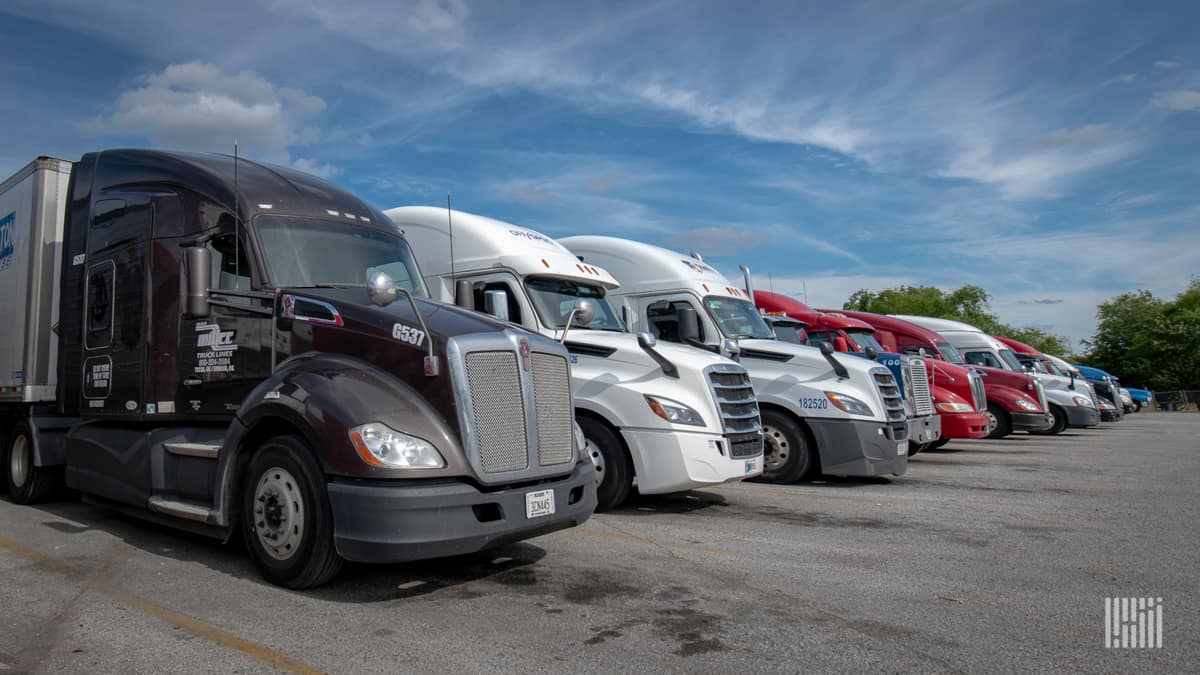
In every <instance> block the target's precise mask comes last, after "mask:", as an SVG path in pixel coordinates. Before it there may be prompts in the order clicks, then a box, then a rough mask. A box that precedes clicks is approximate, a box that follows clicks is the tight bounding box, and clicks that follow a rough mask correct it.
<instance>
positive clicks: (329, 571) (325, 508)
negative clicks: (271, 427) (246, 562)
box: [239, 436, 342, 589]
mask: <svg viewBox="0 0 1200 675" xmlns="http://www.w3.org/2000/svg"><path fill="white" fill-rule="evenodd" d="M260 483H261V486H260ZM241 487H242V489H241V514H240V516H239V518H240V520H241V526H242V539H243V541H245V544H246V549H247V550H248V551H249V552H250V557H251V558H252V559H253V560H254V565H255V566H256V567H257V568H258V571H259V573H260V574H262V576H263V578H265V579H266V580H267V581H270V582H271V583H273V584H277V585H279V586H284V587H286V588H293V589H303V588H312V587H314V586H320V585H321V584H323V583H325V582H327V581H329V580H330V579H332V578H333V577H334V576H335V575H337V573H338V571H339V570H340V569H341V567H342V559H341V557H340V556H338V554H337V550H336V549H335V548H334V545H333V512H332V510H331V509H330V507H329V493H328V492H327V489H326V483H325V476H324V475H323V474H322V473H321V467H320V465H318V464H317V460H316V459H315V458H314V457H313V454H312V452H311V451H310V450H309V448H308V444H307V443H305V441H304V439H302V438H300V437H298V436H279V437H276V438H271V439H268V440H267V441H266V442H264V443H263V444H262V445H261V446H260V447H259V448H258V451H257V452H256V453H255V454H254V457H252V458H251V459H250V466H249V467H248V470H247V472H246V475H245V477H244V479H243V481H242V486H241ZM256 493H258V496H259V497H262V499H261V500H259V499H256ZM281 497H286V498H285V499H283V500H281V499H280V498H281ZM281 501H282V502H283V503H282V504H281ZM289 525H290V527H289ZM260 530H261V533H260ZM272 535H275V539H274V540H273V541H274V543H275V545H274V546H271V547H270V549H271V550H269V548H268V545H267V544H266V543H265V542H266V541H267V540H269V538H270V537H271V536H272ZM272 550H273V551H274V553H273V552H272Z"/></svg>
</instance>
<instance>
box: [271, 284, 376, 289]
mask: <svg viewBox="0 0 1200 675" xmlns="http://www.w3.org/2000/svg"><path fill="white" fill-rule="evenodd" d="M366 287H367V285H366V284H289V285H288V286H287V288H366Z"/></svg>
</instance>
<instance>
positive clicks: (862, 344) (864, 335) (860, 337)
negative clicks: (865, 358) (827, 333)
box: [846, 328, 887, 352]
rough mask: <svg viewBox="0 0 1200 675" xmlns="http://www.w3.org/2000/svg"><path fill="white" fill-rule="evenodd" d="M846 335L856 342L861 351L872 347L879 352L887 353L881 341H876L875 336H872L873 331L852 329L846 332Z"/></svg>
mask: <svg viewBox="0 0 1200 675" xmlns="http://www.w3.org/2000/svg"><path fill="white" fill-rule="evenodd" d="M846 335H849V336H850V339H851V340H854V344H856V345H858V349H859V350H860V351H862V350H865V349H866V348H867V347H870V348H872V349H874V350H875V351H877V352H886V351H887V350H886V349H884V348H883V345H881V344H879V340H876V339H875V336H874V335H872V334H871V331H869V330H867V329H865V328H851V329H849V330H847V331H846Z"/></svg>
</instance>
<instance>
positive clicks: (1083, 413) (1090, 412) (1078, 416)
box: [1066, 405, 1100, 427]
mask: <svg viewBox="0 0 1200 675" xmlns="http://www.w3.org/2000/svg"><path fill="white" fill-rule="evenodd" d="M1066 411H1067V426H1068V427H1094V426H1096V425H1097V424H1099V423H1100V411H1099V410H1096V409H1095V408H1085V407H1084V406H1079V405H1074V406H1071V407H1069V408H1066Z"/></svg>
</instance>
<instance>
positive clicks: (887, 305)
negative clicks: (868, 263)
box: [842, 284, 1071, 355]
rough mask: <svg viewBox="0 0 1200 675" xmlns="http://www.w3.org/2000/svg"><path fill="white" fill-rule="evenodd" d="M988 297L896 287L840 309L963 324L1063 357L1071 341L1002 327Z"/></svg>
mask: <svg viewBox="0 0 1200 675" xmlns="http://www.w3.org/2000/svg"><path fill="white" fill-rule="evenodd" d="M990 300H991V296H990V295H989V294H988V292H987V291H985V290H984V289H982V288H980V287H979V286H973V285H970V284H968V285H966V286H961V287H959V288H956V289H954V290H953V291H950V292H949V293H947V292H945V291H943V290H941V289H940V288H935V287H933V286H899V287H897V288H885V289H883V290H881V291H869V290H866V289H862V290H859V291H855V292H854V294H853V295H851V296H850V299H849V300H847V301H846V302H845V303H843V305H842V307H843V308H844V309H853V310H858V311H861V312H874V313H876V314H912V315H914V316H932V317H937V318H939V319H954V320H956V321H963V322H965V323H969V324H971V325H972V326H976V327H978V328H979V329H980V330H982V331H984V332H986V333H988V334H990V335H1002V336H1004V337H1009V338H1012V339H1014V340H1019V341H1021V342H1024V343H1026V344H1028V345H1030V346H1031V347H1033V348H1034V349H1037V350H1038V351H1041V352H1045V353H1047V354H1055V355H1058V354H1066V353H1068V352H1070V351H1071V341H1070V340H1068V339H1067V338H1065V337H1063V336H1061V335H1053V334H1051V333H1047V332H1046V331H1044V330H1041V329H1038V328H1017V327H1014V326H1010V325H1008V324H1005V323H1002V322H1001V321H1000V320H999V319H997V318H996V315H995V314H992V313H991V311H989V309H988V303H989V301H990Z"/></svg>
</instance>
